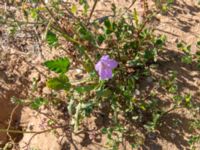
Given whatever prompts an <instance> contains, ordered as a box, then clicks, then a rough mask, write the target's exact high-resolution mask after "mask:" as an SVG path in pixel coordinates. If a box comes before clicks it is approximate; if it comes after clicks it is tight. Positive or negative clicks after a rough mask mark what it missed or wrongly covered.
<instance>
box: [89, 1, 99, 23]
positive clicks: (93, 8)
mask: <svg viewBox="0 0 200 150" xmlns="http://www.w3.org/2000/svg"><path fill="white" fill-rule="evenodd" d="M97 2H98V0H95V2H94V5H93V7H92V10H91V12H90V15H89V18H88V24H89V23H90V19H91V18H92V15H93V13H94V10H95V8H96V6H97Z"/></svg>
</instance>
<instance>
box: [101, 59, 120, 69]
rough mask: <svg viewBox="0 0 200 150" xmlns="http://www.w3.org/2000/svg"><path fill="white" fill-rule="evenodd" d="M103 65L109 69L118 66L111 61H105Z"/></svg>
mask: <svg viewBox="0 0 200 150" xmlns="http://www.w3.org/2000/svg"><path fill="white" fill-rule="evenodd" d="M104 63H105V64H106V66H107V67H109V68H111V69H114V68H116V67H117V65H118V63H117V62H116V61H115V60H113V59H109V60H105V61H104Z"/></svg>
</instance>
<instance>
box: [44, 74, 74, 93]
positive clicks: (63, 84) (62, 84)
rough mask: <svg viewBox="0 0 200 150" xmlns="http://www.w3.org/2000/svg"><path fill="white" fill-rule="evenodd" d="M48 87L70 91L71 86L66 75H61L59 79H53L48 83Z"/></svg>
mask: <svg viewBox="0 0 200 150" xmlns="http://www.w3.org/2000/svg"><path fill="white" fill-rule="evenodd" d="M47 86H48V87H49V88H51V89H53V90H66V91H67V90H69V89H70V87H71V84H70V83H69V79H68V77H67V76H65V75H60V76H59V77H54V78H51V79H49V80H48V81H47Z"/></svg>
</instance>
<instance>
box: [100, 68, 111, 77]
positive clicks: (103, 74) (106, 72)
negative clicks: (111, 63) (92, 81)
mask: <svg viewBox="0 0 200 150" xmlns="http://www.w3.org/2000/svg"><path fill="white" fill-rule="evenodd" d="M99 76H100V79H101V80H107V79H110V78H112V70H111V69H101V70H100V71H99Z"/></svg>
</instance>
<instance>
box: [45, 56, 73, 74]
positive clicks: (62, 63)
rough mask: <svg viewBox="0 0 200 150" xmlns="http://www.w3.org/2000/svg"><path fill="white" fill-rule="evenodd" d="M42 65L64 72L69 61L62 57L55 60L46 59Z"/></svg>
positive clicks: (57, 71) (67, 67)
mask: <svg viewBox="0 0 200 150" xmlns="http://www.w3.org/2000/svg"><path fill="white" fill-rule="evenodd" d="M44 65H45V66H46V67H47V68H48V69H49V70H51V71H54V72H56V73H66V72H67V71H68V69H69V66H70V62H69V59H68V58H66V57H64V58H58V59H55V60H48V61H46V62H44Z"/></svg>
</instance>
